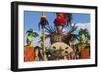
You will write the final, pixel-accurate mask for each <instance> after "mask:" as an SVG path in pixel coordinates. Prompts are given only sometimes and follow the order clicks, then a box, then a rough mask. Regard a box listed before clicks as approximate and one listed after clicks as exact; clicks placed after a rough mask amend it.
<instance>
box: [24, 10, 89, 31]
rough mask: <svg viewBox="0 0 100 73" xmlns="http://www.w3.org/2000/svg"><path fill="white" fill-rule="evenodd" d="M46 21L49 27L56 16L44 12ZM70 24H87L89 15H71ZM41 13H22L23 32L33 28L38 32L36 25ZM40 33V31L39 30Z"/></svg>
mask: <svg viewBox="0 0 100 73" xmlns="http://www.w3.org/2000/svg"><path fill="white" fill-rule="evenodd" d="M45 15H46V17H47V20H48V21H49V24H50V25H54V24H53V20H54V19H55V18H56V14H55V13H53V12H45ZM72 16H73V19H72V23H89V22H90V15H89V14H79V13H73V14H72ZM40 17H41V13H40V12H35V11H24V25H25V28H24V29H25V31H27V30H28V29H29V28H33V30H35V31H39V29H38V23H39V21H40ZM40 31H41V30H40Z"/></svg>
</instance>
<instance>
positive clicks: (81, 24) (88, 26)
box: [75, 23, 90, 32]
mask: <svg viewBox="0 0 100 73" xmlns="http://www.w3.org/2000/svg"><path fill="white" fill-rule="evenodd" d="M75 26H78V28H77V30H80V29H85V28H86V29H87V30H88V31H89V32H90V23H77V24H75Z"/></svg>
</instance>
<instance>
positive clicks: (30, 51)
mask: <svg viewBox="0 0 100 73" xmlns="http://www.w3.org/2000/svg"><path fill="white" fill-rule="evenodd" d="M24 56H25V62H30V61H34V59H35V52H34V48H33V47H26V48H25V53H24Z"/></svg>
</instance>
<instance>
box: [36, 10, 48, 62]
mask: <svg viewBox="0 0 100 73" xmlns="http://www.w3.org/2000/svg"><path fill="white" fill-rule="evenodd" d="M38 25H39V28H40V26H41V28H42V39H43V40H42V48H43V51H44V53H43V55H44V61H46V45H45V44H46V42H45V26H46V25H49V23H48V21H47V19H46V16H45V15H44V13H43V12H42V15H41V19H40V22H39V24H38Z"/></svg>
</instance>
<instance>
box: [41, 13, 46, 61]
mask: <svg viewBox="0 0 100 73" xmlns="http://www.w3.org/2000/svg"><path fill="white" fill-rule="evenodd" d="M41 15H42V16H44V13H43V12H42V14H41ZM42 36H43V42H42V44H43V56H44V61H46V41H45V40H46V39H45V29H44V27H43V28H42Z"/></svg>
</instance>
